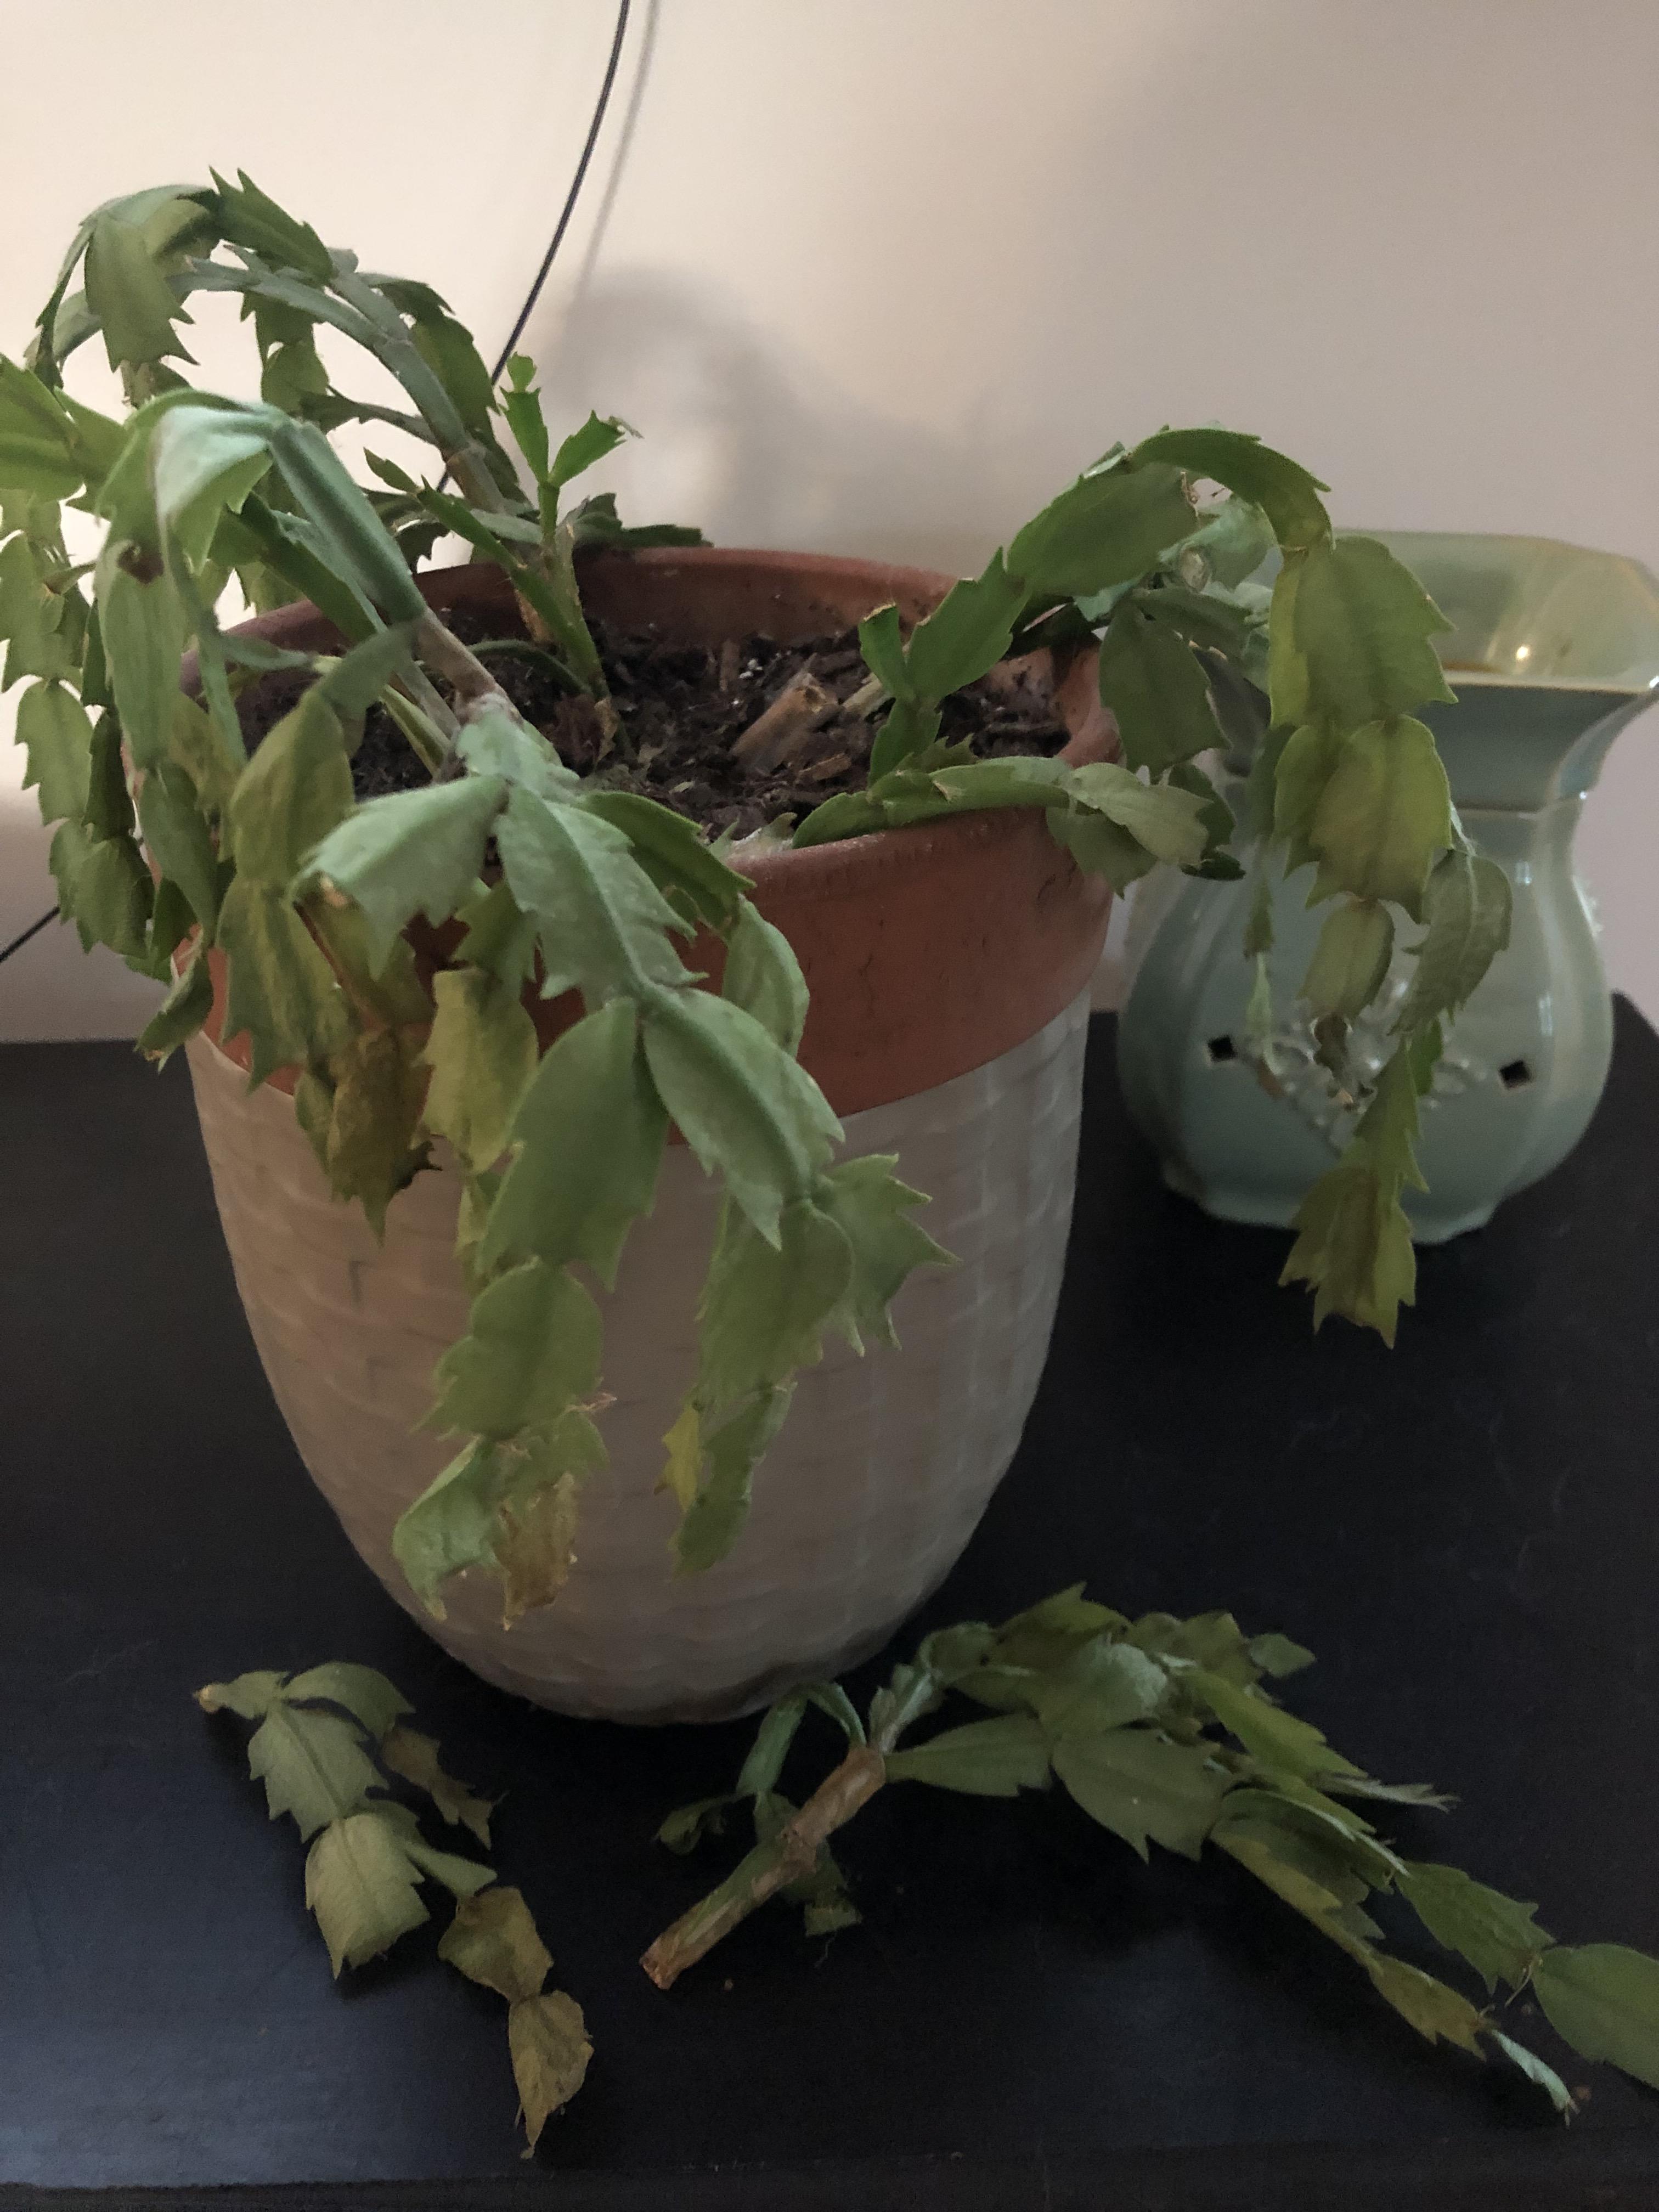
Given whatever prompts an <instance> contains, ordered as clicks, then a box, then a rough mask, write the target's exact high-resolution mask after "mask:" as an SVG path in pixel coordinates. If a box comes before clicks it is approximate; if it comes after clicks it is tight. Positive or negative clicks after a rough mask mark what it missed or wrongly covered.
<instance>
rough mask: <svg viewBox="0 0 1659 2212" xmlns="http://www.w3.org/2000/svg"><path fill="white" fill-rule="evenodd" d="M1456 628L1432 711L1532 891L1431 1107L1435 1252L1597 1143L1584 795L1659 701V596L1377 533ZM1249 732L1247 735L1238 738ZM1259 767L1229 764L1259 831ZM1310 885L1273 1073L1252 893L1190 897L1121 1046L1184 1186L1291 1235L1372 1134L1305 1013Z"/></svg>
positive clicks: (1126, 1014)
mask: <svg viewBox="0 0 1659 2212" xmlns="http://www.w3.org/2000/svg"><path fill="white" fill-rule="evenodd" d="M1375 534H1376V535H1377V536H1380V537H1382V538H1383V540H1384V542H1385V543H1386V544H1388V545H1389V547H1390V548H1391V550H1393V551H1394V552H1395V553H1397V554H1398V555H1399V556H1400V557H1401V560H1403V561H1405V562H1407V564H1408V565H1409V566H1410V567H1411V568H1413V569H1414V570H1415V571H1416V573H1417V574H1418V575H1419V577H1421V579H1422V580H1423V582H1424V584H1425V586H1426V587H1427V589H1428V591H1429V592H1430V593H1431V595H1432V597H1433V598H1434V599H1435V600H1436V601H1437V604H1438V605H1439V606H1440V608H1441V610H1442V611H1443V613H1444V615H1445V616H1446V617H1447V619H1448V621H1449V623H1451V625H1452V628H1451V629H1450V631H1449V633H1448V634H1446V635H1443V637H1442V638H1441V639H1440V640H1439V641H1438V642H1439V645H1440V650H1441V657H1442V659H1443V662H1444V664H1445V667H1446V672H1447V675H1448V678H1449V681H1450V683H1451V685H1452V688H1453V689H1454V690H1455V691H1456V693H1457V695H1458V696H1457V703H1456V704H1455V706H1431V707H1428V708H1424V709H1421V710H1420V711H1421V712H1422V714H1423V718H1424V720H1425V721H1427V722H1428V723H1429V724H1430V725H1431V726H1432V728H1433V731H1434V734H1435V738H1436V739H1437V743H1438V744H1439V747H1440V752H1441V757H1442V758H1443V761H1444V762H1445V764H1446V772H1447V775H1448V776H1449V779H1450V783H1451V791H1452V798H1453V800H1454V802H1455V805H1456V807H1457V809H1458V812H1459V814H1460V816H1461V817H1462V823H1463V827H1464V829H1465V830H1466V831H1467V832H1468V836H1469V837H1470V838H1471V840H1472V841H1473V842H1474V845H1475V846H1476V848H1477V849H1478V850H1479V851H1480V852H1481V853H1484V854H1487V855H1488V856H1489V857H1490V858H1491V859H1492V860H1495V861H1497V862H1498V865H1499V866H1501V867H1502V868H1503V869H1504V872H1505V873H1506V874H1507V875H1508V877H1509V878H1510V884H1511V885H1512V887H1513V890H1514V899H1515V905H1514V915H1513V920H1512V922H1511V927H1510V945H1509V950H1508V951H1506V952H1504V953H1502V954H1500V956H1499V957H1498V959H1497V960H1496V961H1495V962H1494V963H1492V968H1491V969H1490V970H1489V971H1488V973H1487V975H1486V980H1485V981H1483V982H1482V983H1481V984H1480V987H1478V989H1477V990H1476V991H1475V993H1474V997H1473V998H1472V999H1471V1000H1469V1002H1468V1006H1466V1007H1465V1009H1464V1011H1463V1012H1462V1014H1460V1015H1459V1017H1458V1018H1457V1020H1456V1023H1455V1025H1454V1026H1453V1027H1452V1029H1451V1030H1450V1032H1449V1036H1448V1038H1447V1044H1446V1050H1445V1054H1444V1056H1443V1059H1442V1060H1441V1062H1440V1065H1439V1067H1438V1068H1437V1071H1436V1074H1435V1078H1434V1086H1433V1089H1432V1091H1431V1093H1430V1095H1429V1097H1427V1098H1426V1099H1425V1101H1424V1105H1423V1115H1422V1136H1421V1141H1420V1143H1419V1147H1418V1152H1419V1160H1420V1163H1421V1165H1422V1169H1423V1173H1424V1176H1425V1179H1426V1181H1427V1182H1428V1185H1429V1188H1428V1190H1427V1191H1426V1192H1410V1191H1408V1192H1407V1194H1405V1197H1404V1205H1405V1208H1406V1212H1407V1215H1408V1216H1409V1217H1410V1219H1411V1224H1412V1233H1413V1237H1415V1238H1416V1240H1417V1241H1418V1242H1419V1243H1425V1244H1431V1243H1440V1242H1441V1241H1443V1239H1444V1238H1446V1237H1455V1236H1456V1235H1458V1234H1459V1232H1460V1231H1463V1230H1465V1229H1474V1228H1478V1227H1479V1226H1480V1224H1481V1223H1483V1222H1484V1221H1486V1220H1487V1219H1488V1218H1490V1217H1491V1214H1492V1208H1493V1207H1494V1206H1496V1205H1497V1204H1498V1201H1499V1200H1501V1199H1504V1198H1507V1197H1508V1196H1509V1195H1510V1193H1511V1192H1512V1191H1516V1190H1521V1189H1523V1188H1525V1187H1526V1185H1527V1184H1528V1183H1530V1182H1536V1181H1537V1180H1538V1178H1539V1177H1540V1176H1543V1175H1547V1173H1548V1172H1549V1170H1551V1169H1552V1168H1553V1167H1555V1166H1556V1165H1557V1164H1559V1162H1560V1161H1561V1160H1563V1159H1565V1157H1566V1155H1567V1154H1568V1153H1569V1152H1571V1150H1572V1147H1573V1146H1575V1145H1576V1144H1577V1142H1578V1139H1580V1137H1582V1136H1583V1133H1584V1131H1585V1129H1586V1127H1588V1126H1589V1119H1590V1116H1591V1115H1592V1114H1593V1113H1594V1112H1595V1105H1596V1102H1597V1100H1598V1099H1599V1098H1600V1097H1601V1090H1602V1086H1603V1085H1604V1084H1605V1083H1606V1080H1607V1068H1608V1065H1609V1062H1610V1060H1611V1058H1612V1053H1613V1007H1612V1001H1611V999H1610V997H1609V994H1608V990H1607V975H1606V974H1605V972H1604V970H1603V969H1602V965H1601V951H1600V947H1599V945H1598V944H1597V939H1596V928H1595V920H1594V917H1593V915H1592V914H1591V911H1590V908H1589V903H1588V901H1587V899H1586V897H1585V894H1584V891H1583V888H1582V886H1581V885H1580V884H1579V882H1578V880H1577V876H1576V875H1575V873H1574V871H1573V859H1572V841H1573V835H1574V832H1575V831H1576V830H1577V826H1578V819H1579V816H1580V815H1581V813H1582V812H1583V803H1584V796H1585V793H1587V792H1589V790H1590V789H1591V788H1592V787H1593V786H1594V784H1595V779H1596V777H1597V775H1599V774H1600V772H1601V763H1602V762H1603V760H1604V759H1605V758H1606V757H1607V748H1608V747H1609V746H1610V745H1611V744H1612V743H1613V739H1614V738H1616V737H1617V736H1618V734H1619V732H1620V731H1621V730H1622V729H1623V728H1624V727H1625V726H1626V724H1627V723H1628V722H1630V721H1632V720H1634V718H1635V717H1636V716H1637V715H1638V714H1640V713H1641V712H1642V710H1643V708H1644V707H1646V706H1648V705H1649V704H1650V702H1651V701H1652V699H1653V697H1654V696H1655V692H1656V690H1659V583H1656V581H1655V580H1654V578H1653V577H1652V576H1651V575H1650V574H1649V573H1648V571H1647V570H1646V569H1645V568H1642V567H1640V566H1639V565H1638V563H1637V562H1634V561H1628V560H1625V559H1622V558H1620V556H1617V555H1615V554H1611V553H1595V552H1589V551H1586V550H1583V549H1582V548H1580V547H1577V546H1574V545H1564V544H1557V543H1555V542H1553V540H1550V539H1547V538H1487V537H1476V536H1465V535H1461V534H1458V535H1454V534H1442V533H1437V532H1376V533H1375ZM1230 719H1231V720H1236V718H1229V717H1226V716H1224V720H1230ZM1247 767H1248V760H1247V758H1246V757H1245V756H1244V753H1243V750H1238V751H1237V752H1236V753H1235V754H1234V755H1233V756H1231V757H1230V758H1229V760H1228V763H1227V778H1228V781H1229V783H1230V784H1231V790H1230V792H1229V794H1228V795H1229V797H1230V799H1231V802H1232V804H1233V805H1234V806H1235V809H1236V810H1237V808H1238V807H1239V805H1241V802H1242V798H1243V792H1242V779H1243V775H1244V773H1245V770H1246V769H1247ZM1312 877H1313V871H1312V869H1311V868H1304V869H1300V870H1298V871H1297V872H1296V873H1295V874H1293V875H1291V876H1290V877H1289V878H1285V879H1284V880H1283V881H1282V882H1280V883H1279V884H1277V886H1276V888H1275V890H1274V902H1273V933H1274V950H1273V956H1272V963H1271V975H1272V982H1273V1006H1274V1022H1273V1030H1272V1036H1271V1051H1270V1054H1269V1055H1268V1058H1269V1061H1270V1065H1271V1067H1272V1069H1273V1076H1274V1078H1275V1081H1276V1087H1277V1088H1278V1090H1279V1094H1280V1095H1279V1097H1273V1096H1270V1095H1269V1091H1268V1089H1267V1088H1266V1087H1264V1085H1262V1084H1261V1082H1260V1081H1259V1080H1258V1074H1257V1060H1258V1056H1259V1047H1258V1046H1257V1045H1255V1044H1253V1043H1252V1042H1251V1041H1250V1040H1249V1039H1248V1037H1247V1034H1246V1006H1247V1004H1248V1001H1249V993H1250V986H1251V983H1252V981H1253V980H1254V963H1252V962H1251V961H1249V960H1248V959H1247V958H1246V957H1245V956H1244V954H1243V950H1242V944H1243V930H1244V922H1245V916H1246V911H1247V908H1248V906H1249V898H1250V886H1249V883H1248V882H1245V883H1235V884H1221V883H1208V882H1201V881H1195V880H1188V881H1186V882H1184V883H1183V884H1182V888H1181V889H1180V890H1179V892H1178V893H1176V895H1175V896H1173V898H1172V899H1171V900H1170V904H1169V905H1168V907H1167V908H1165V910H1164V912H1163V914H1162V915H1161V916H1160V918H1159V919H1158V921H1156V922H1155V924H1154V926H1153V927H1152V933H1151V935H1150V938H1149V939H1148V940H1147V942H1146V950H1145V952H1144V954H1143V956H1142V957H1141V959H1140V962H1139V966H1138V968H1137V969H1136V970H1135V974H1134V980H1133V985H1132V987H1131V989H1130V993H1129V996H1128V1000H1127V1005H1126V1006H1125V1007H1124V1010H1123V1015H1122V1019H1121V1024H1120V1027H1119V1034H1118V1068H1119V1074H1120V1077H1121V1082H1122V1085H1123V1091H1124V1095H1125V1097H1126V1099H1127V1103H1128V1106H1129V1109H1130V1112H1131V1113H1132V1114H1133V1116H1134V1118H1135V1120H1136V1121H1137V1122H1138V1123H1139V1126H1140V1127H1141V1129H1142V1130H1143V1131H1144V1132H1145V1133H1146V1135H1147V1136H1148V1137H1149V1138H1150V1139H1152V1143H1153V1144H1154V1145H1155V1146H1157V1148H1158V1154H1159V1157H1160V1158H1161V1161H1162V1164H1163V1170H1164V1180H1165V1182H1168V1183H1169V1184H1170V1186H1171V1188H1174V1189H1176V1190H1178V1191H1182V1192H1183V1193H1185V1194H1186V1195H1187V1196H1188V1197H1190V1198H1193V1199H1195V1200H1197V1201H1198V1203H1199V1204H1200V1206H1203V1207H1204V1208H1205V1209H1206V1212H1211V1213H1213V1214H1218V1215H1219V1216H1221V1217H1222V1218H1224V1219H1226V1220H1230V1221H1246V1222H1255V1223H1258V1224H1262V1225H1268V1226H1274V1227H1286V1226H1288V1225H1289V1224H1290V1221H1291V1217H1292V1215H1293V1214H1294V1213H1295V1212H1296V1210H1297V1206H1299V1205H1300V1203H1301V1201H1302V1199H1303V1197H1304V1194H1305V1193H1306V1191H1307V1189H1308V1187H1309V1185H1310V1183H1311V1182H1313V1181H1314V1180H1315V1179H1316V1177H1317V1176H1320V1175H1321V1174H1322V1173H1323V1172H1324V1170H1326V1169H1327V1168H1328V1167H1329V1166H1330V1165H1331V1164H1332V1161H1333V1159H1334V1157H1335V1156H1336V1155H1337V1154H1339V1153H1340V1152H1341V1151H1342V1150H1343V1148H1344V1146H1346V1142H1347V1139H1348V1138H1349V1136H1350V1134H1351V1133H1352V1127H1353V1121H1354V1115H1353V1112H1352V1108H1351V1107H1350V1106H1349V1104H1348V1103H1347V1101H1346V1097H1345V1096H1344V1094H1342V1093H1341V1092H1340V1091H1339V1090H1338V1088H1337V1085H1336V1084H1335V1082H1334V1079H1333V1078H1332V1077H1331V1076H1330V1075H1329V1074H1328V1072H1327V1071H1326V1069H1325V1068H1324V1067H1322V1066H1321V1065H1320V1063H1319V1060H1318V1059H1317V1058H1316V1040H1315V1037H1314V1034H1313V1025H1312V1020H1311V1018H1310V1014H1309V1010H1308V1008H1307V1006H1305V1004H1304V1003H1302V1002H1301V1001H1299V1000H1298V998H1297V991H1298V987H1299V986H1300V984H1301V981H1302V978H1303V976H1304V974H1305V973H1306V971H1307V967H1308V962H1309V960H1310V957H1311V955H1312V952H1313V949H1314V945H1315V942H1316V939H1317V937H1318V934H1319V928H1320V923H1321V921H1322V915H1323V909H1316V910H1315V911H1313V912H1310V911H1309V910H1308V908H1307V907H1306V904H1305V901H1306V898H1307V894H1308V889H1309V886H1310V883H1311V881H1312ZM1411 968H1412V963H1411V959H1410V957H1409V954H1408V952H1407V951H1405V950H1404V949H1402V950H1401V951H1397V952H1396V954H1395V963H1394V967H1393V969H1392V970H1391V972H1390V974H1389V980H1388V983H1387V985H1386V986H1385V988H1384V990H1383V994H1382V995H1381V996H1380V997H1379V998H1378V1000H1376V1003H1375V1004H1374V1005H1373V1006H1371V1007H1370V1008H1369V1009H1368V1010H1367V1012H1366V1013H1365V1015H1364V1017H1363V1018H1362V1019H1361V1020H1360V1022H1359V1023H1358V1024H1357V1025H1356V1028H1355V1030H1354V1034H1353V1036H1352V1041H1351V1049H1352V1055H1353V1057H1354V1059H1355V1060H1356V1061H1357V1063H1358V1067H1359V1069H1360V1070H1361V1071H1362V1072H1363V1073H1365V1074H1366V1075H1368V1076H1369V1075H1370V1074H1373V1073H1376V1071H1377V1070H1378V1069H1380V1068H1381V1066H1382V1065H1383V1061H1384V1060H1386V1059H1387V1057H1388V1055H1389V1051H1390V1049H1391V1048H1392V1040H1391V1038H1390V1037H1389V1028H1390V1026H1391V1024H1392V1023H1393V1021H1394V1018H1395V1015H1396V1013H1397V1012H1399V1009H1400V1006H1401V1001H1402V1000H1404V998H1405V995H1406V992H1407V988H1408V987H1409V984H1410V981H1411Z"/></svg>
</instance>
